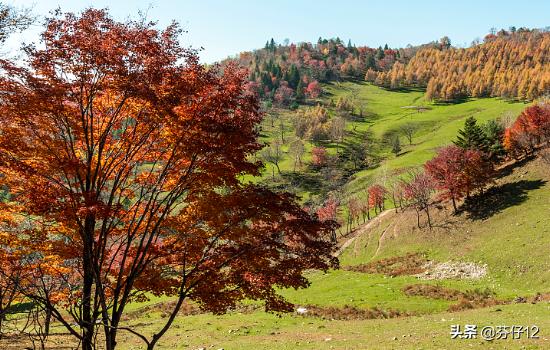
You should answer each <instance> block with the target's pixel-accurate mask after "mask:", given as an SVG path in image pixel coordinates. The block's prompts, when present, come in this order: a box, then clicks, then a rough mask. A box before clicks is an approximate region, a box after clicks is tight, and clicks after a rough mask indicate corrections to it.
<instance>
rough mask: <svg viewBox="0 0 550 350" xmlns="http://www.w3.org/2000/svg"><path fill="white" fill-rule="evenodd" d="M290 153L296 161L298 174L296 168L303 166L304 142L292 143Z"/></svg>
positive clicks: (296, 141)
mask: <svg viewBox="0 0 550 350" xmlns="http://www.w3.org/2000/svg"><path fill="white" fill-rule="evenodd" d="M289 153H290V155H291V156H292V159H293V160H294V170H293V171H294V172H296V166H302V156H303V155H304V153H305V147H304V141H302V140H300V139H298V138H297V139H296V140H294V141H292V142H291V143H290V148H289Z"/></svg>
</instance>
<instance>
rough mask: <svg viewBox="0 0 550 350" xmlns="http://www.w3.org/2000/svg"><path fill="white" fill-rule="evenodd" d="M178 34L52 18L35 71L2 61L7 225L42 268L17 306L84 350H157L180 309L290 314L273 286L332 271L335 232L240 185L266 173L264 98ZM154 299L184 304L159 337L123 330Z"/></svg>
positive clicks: (95, 17)
mask: <svg viewBox="0 0 550 350" xmlns="http://www.w3.org/2000/svg"><path fill="white" fill-rule="evenodd" d="M179 32H180V30H179V28H178V27H177V25H175V24H173V25H170V26H169V27H167V28H166V29H165V30H163V31H159V30H158V29H156V28H155V27H154V25H153V24H152V23H148V22H146V21H137V22H135V21H128V22H124V23H121V22H116V21H114V20H113V19H111V18H110V17H109V15H108V14H107V12H106V11H104V10H95V9H88V10H86V11H85V12H83V13H82V14H81V15H75V14H72V13H68V14H65V15H59V16H56V17H54V18H51V19H49V20H48V22H47V24H46V29H45V31H44V33H43V34H42V41H43V44H44V45H43V47H44V48H36V47H29V48H27V49H26V53H27V55H28V59H27V63H28V64H27V65H25V66H18V65H16V64H15V63H13V62H10V61H6V60H2V61H1V62H0V68H1V70H2V75H1V78H0V79H1V81H0V86H2V88H1V91H0V112H1V114H2V122H1V123H0V172H1V173H2V174H3V176H2V177H1V178H0V185H1V186H4V187H5V188H7V189H9V191H10V194H11V196H12V200H11V201H10V203H7V204H6V205H4V206H2V208H1V210H2V215H5V216H13V215H16V214H14V213H18V214H17V215H24V216H26V217H27V218H28V220H29V222H28V228H26V229H25V233H26V234H25V235H24V236H17V237H19V238H20V239H21V242H20V243H18V244H21V245H22V246H24V247H26V248H28V249H29V250H31V251H33V252H34V254H35V255H34V259H33V260H32V261H30V262H29V267H31V268H32V271H33V276H31V277H32V278H31V277H29V281H28V283H27V284H26V286H27V288H25V289H24V293H25V294H26V296H27V297H30V298H32V299H33V300H34V301H35V302H36V303H39V304H42V305H44V307H45V308H47V309H48V310H50V311H51V313H52V315H53V317H55V318H56V319H57V320H58V321H59V322H61V323H62V324H63V325H64V326H65V327H66V328H67V330H68V331H69V332H70V334H72V335H73V336H74V337H76V338H77V339H78V341H79V342H80V343H81V346H82V348H83V349H84V350H91V349H92V348H94V347H95V345H94V339H96V334H97V333H98V332H99V331H102V332H103V333H104V337H103V339H105V344H104V348H106V349H108V350H111V349H114V348H115V346H116V337H117V333H118V332H119V331H123V330H124V331H130V332H132V333H133V334H134V335H137V336H139V337H140V338H141V339H142V340H143V341H144V342H145V343H146V344H147V348H148V349H153V347H154V346H155V345H156V344H157V342H158V340H159V339H160V337H161V336H162V335H163V334H165V332H166V331H167V330H168V328H169V327H170V325H171V324H172V322H173V320H174V318H175V317H176V315H177V313H178V311H179V309H180V307H181V305H182V303H183V302H184V300H185V299H191V300H194V301H195V302H197V303H198V304H199V306H200V307H201V308H202V309H204V310H210V311H213V312H216V313H221V312H225V311H226V310H228V308H230V307H232V306H234V305H235V304H236V303H237V302H238V301H239V300H242V299H244V298H249V299H256V300H264V301H265V306H266V309H268V310H278V311H289V310H291V309H292V305H291V304H290V303H289V302H287V301H286V300H284V299H283V298H282V297H281V296H280V295H279V294H277V292H276V290H275V289H274V287H273V286H275V285H276V286H277V287H278V288H285V287H294V288H300V287H306V286H307V285H308V281H307V279H306V278H305V277H304V276H303V275H302V272H303V271H304V270H306V269H312V268H314V269H322V270H326V269H327V268H329V267H330V266H332V265H333V264H334V263H335V260H334V258H332V256H331V250H332V244H331V243H330V242H329V241H328V239H327V238H328V236H329V235H330V230H331V227H330V225H327V224H323V223H321V222H320V221H318V220H317V219H315V218H314V217H312V216H311V215H310V214H308V213H306V212H305V211H303V210H302V209H301V208H300V207H299V206H298V204H297V202H296V198H295V197H293V196H292V195H289V194H278V193H273V192H271V191H269V190H267V189H264V188H262V187H259V186H255V185H252V184H246V185H245V184H242V183H241V182H240V180H239V179H241V178H242V175H244V174H249V175H258V174H259V169H260V167H261V164H259V163H256V162H252V161H251V160H250V159H251V157H250V155H252V154H253V153H255V152H257V151H258V150H259V149H260V148H261V145H260V144H259V143H258V141H257V137H258V134H257V131H256V130H257V128H256V127H257V124H258V123H259V122H260V120H261V113H260V111H259V105H258V101H257V98H256V97H255V96H254V95H253V94H250V93H249V92H247V91H246V72H242V71H241V70H240V69H239V68H238V67H236V66H235V65H227V66H225V67H224V69H223V72H222V71H221V70H220V69H218V68H217V67H216V66H212V67H208V68H207V67H205V66H203V65H201V64H199V60H198V57H197V55H196V52H194V51H192V50H188V49H185V48H182V47H181V46H180V45H179V43H178V34H179ZM13 235H14V236H13V237H15V235H16V233H13ZM13 241H14V242H15V240H13ZM149 294H154V295H170V296H174V297H176V303H175V305H174V308H173V309H172V310H171V311H170V312H169V316H168V317H167V319H166V323H165V325H164V326H162V327H161V328H160V329H159V330H158V331H157V332H156V333H154V334H153V336H152V337H150V338H148V337H146V336H144V335H142V334H140V333H138V332H137V331H136V330H134V329H132V328H130V327H127V326H124V321H123V320H124V318H123V314H124V312H125V309H126V307H127V305H128V303H130V302H132V301H135V300H143V299H144V298H146V296H147V295H149Z"/></svg>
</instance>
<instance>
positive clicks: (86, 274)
mask: <svg viewBox="0 0 550 350" xmlns="http://www.w3.org/2000/svg"><path fill="white" fill-rule="evenodd" d="M94 226H95V223H94V219H93V218H92V217H87V218H86V221H85V224H84V232H83V243H84V244H83V252H82V272H83V284H82V319H81V324H80V327H81V330H82V350H93V348H94V344H93V342H94V324H93V322H92V287H93V283H94V273H93V267H92V252H91V248H92V239H93V232H94Z"/></svg>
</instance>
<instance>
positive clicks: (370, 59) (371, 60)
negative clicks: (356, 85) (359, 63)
mask: <svg viewBox="0 0 550 350" xmlns="http://www.w3.org/2000/svg"><path fill="white" fill-rule="evenodd" d="M365 67H366V69H367V70H368V69H369V68H370V69H375V68H376V60H375V59H374V56H373V55H371V54H368V55H367V58H366V61H365Z"/></svg>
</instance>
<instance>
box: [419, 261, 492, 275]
mask: <svg viewBox="0 0 550 350" xmlns="http://www.w3.org/2000/svg"><path fill="white" fill-rule="evenodd" d="M423 269H424V271H422V272H419V273H417V274H416V277H418V278H419V279H423V280H440V279H446V278H455V279H479V278H482V277H484V276H485V275H487V265H486V264H485V265H478V264H474V263H471V262H444V263H435V262H433V261H429V262H427V263H426V264H425V265H424V266H423Z"/></svg>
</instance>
